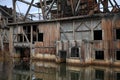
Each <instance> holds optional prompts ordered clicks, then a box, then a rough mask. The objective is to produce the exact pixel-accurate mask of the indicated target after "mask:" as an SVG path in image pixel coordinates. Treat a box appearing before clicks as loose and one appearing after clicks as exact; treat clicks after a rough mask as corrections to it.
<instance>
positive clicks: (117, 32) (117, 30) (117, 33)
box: [116, 29, 120, 39]
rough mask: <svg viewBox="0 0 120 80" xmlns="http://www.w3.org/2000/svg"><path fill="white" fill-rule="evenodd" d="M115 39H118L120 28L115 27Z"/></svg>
mask: <svg viewBox="0 0 120 80" xmlns="http://www.w3.org/2000/svg"><path fill="white" fill-rule="evenodd" d="M116 39H120V29H116Z"/></svg>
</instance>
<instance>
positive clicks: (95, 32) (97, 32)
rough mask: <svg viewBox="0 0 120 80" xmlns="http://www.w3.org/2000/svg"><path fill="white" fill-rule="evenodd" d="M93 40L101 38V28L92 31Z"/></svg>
mask: <svg viewBox="0 0 120 80" xmlns="http://www.w3.org/2000/svg"><path fill="white" fill-rule="evenodd" d="M94 40H102V30H95V31H94Z"/></svg>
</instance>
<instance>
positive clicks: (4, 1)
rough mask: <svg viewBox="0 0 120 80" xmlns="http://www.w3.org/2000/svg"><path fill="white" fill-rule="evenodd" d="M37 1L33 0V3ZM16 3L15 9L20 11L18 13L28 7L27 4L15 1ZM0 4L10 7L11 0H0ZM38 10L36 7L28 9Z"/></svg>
mask: <svg viewBox="0 0 120 80" xmlns="http://www.w3.org/2000/svg"><path fill="white" fill-rule="evenodd" d="M25 1H28V2H30V1H31V0H25ZM38 1H39V0H34V3H36V2H38ZM16 4H17V6H16V11H17V12H20V13H25V12H26V11H27V9H28V7H29V6H28V5H27V4H24V3H22V2H19V1H17V2H16ZM0 5H3V6H7V7H9V8H10V7H12V0H0ZM38 11H39V9H38V8H35V7H32V8H31V10H30V13H38Z"/></svg>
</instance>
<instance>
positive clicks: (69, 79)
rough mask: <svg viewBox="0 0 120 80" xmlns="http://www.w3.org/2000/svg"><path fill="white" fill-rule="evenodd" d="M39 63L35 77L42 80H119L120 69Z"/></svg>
mask: <svg viewBox="0 0 120 80" xmlns="http://www.w3.org/2000/svg"><path fill="white" fill-rule="evenodd" d="M53 65H54V64H53V63H51V64H50V63H46V62H45V63H43V65H42V64H41V62H40V63H39V62H37V63H36V64H34V70H33V75H34V77H35V78H37V79H41V80H119V79H120V69H119V68H110V67H98V66H91V67H73V66H66V65H56V64H55V65H54V66H53Z"/></svg>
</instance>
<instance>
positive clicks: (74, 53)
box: [71, 47, 79, 57]
mask: <svg viewBox="0 0 120 80" xmlns="http://www.w3.org/2000/svg"><path fill="white" fill-rule="evenodd" d="M71 57H79V48H78V47H72V48H71Z"/></svg>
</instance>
